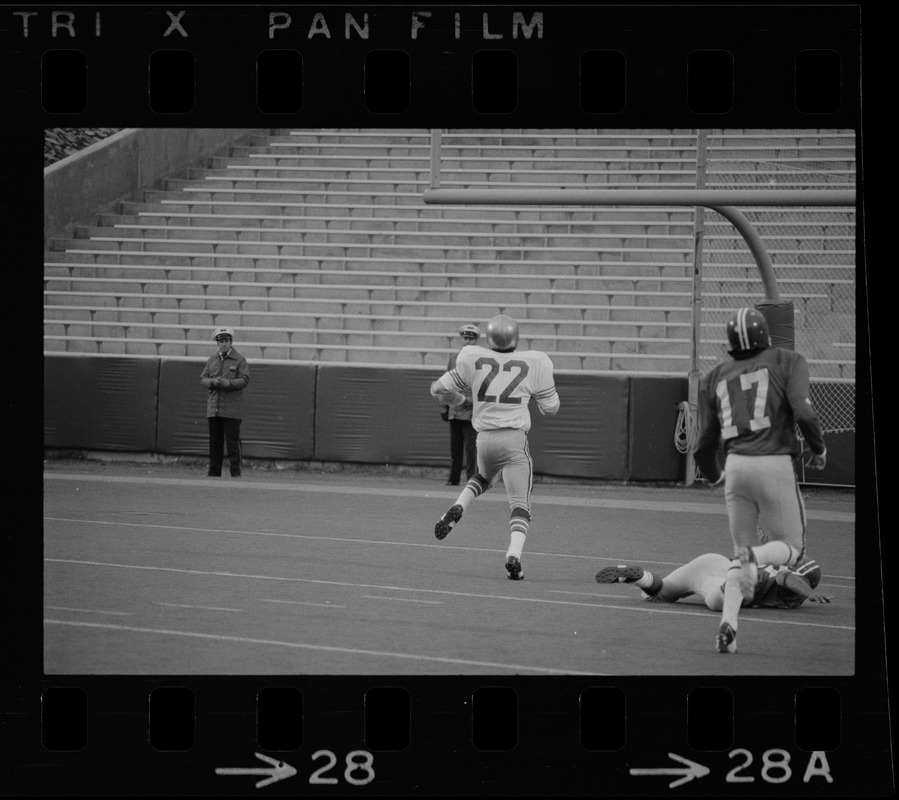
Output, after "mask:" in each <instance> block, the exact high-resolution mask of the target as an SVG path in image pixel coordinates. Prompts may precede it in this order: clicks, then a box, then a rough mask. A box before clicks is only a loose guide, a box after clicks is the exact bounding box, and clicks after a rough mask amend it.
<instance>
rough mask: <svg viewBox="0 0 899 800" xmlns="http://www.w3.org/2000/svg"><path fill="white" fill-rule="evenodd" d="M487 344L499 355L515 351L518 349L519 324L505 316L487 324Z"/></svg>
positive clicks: (501, 315)
mask: <svg viewBox="0 0 899 800" xmlns="http://www.w3.org/2000/svg"><path fill="white" fill-rule="evenodd" d="M487 344H488V345H489V346H490V349H491V350H496V351H497V352H499V353H507V352H511V351H512V350H514V349H515V348H516V347H518V323H517V322H516V321H515V320H514V319H512V317H509V316H506V315H505V314H498V315H497V316H495V317H494V318H493V319H491V320H490V322H488V323H487Z"/></svg>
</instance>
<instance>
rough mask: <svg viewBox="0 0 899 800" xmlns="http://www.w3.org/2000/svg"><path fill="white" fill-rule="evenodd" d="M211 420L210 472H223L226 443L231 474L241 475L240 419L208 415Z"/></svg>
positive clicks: (216, 475) (217, 474)
mask: <svg viewBox="0 0 899 800" xmlns="http://www.w3.org/2000/svg"><path fill="white" fill-rule="evenodd" d="M208 420H209V474H210V475H211V476H213V477H218V476H219V475H221V474H222V461H224V455H225V445H226V444H227V446H228V461H230V462H231V475H232V476H236V475H240V456H241V453H240V420H239V419H231V418H229V417H208Z"/></svg>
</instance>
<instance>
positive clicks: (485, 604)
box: [43, 461, 856, 676]
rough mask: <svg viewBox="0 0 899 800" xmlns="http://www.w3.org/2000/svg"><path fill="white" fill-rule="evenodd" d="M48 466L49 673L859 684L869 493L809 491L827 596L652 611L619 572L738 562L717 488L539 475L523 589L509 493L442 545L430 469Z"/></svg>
mask: <svg viewBox="0 0 899 800" xmlns="http://www.w3.org/2000/svg"><path fill="white" fill-rule="evenodd" d="M204 472H205V470H203V469H202V468H197V467H192V468H188V467H185V466H183V465H156V464H154V465H141V464H110V463H105V464H103V463H90V462H67V461H57V462H54V461H48V462H46V463H45V470H44V507H43V515H44V519H43V536H44V543H43V580H44V606H43V623H44V649H43V656H44V670H45V672H46V673H47V674H48V675H61V674H68V675H88V674H90V675H109V674H117V675H275V674H277V675H350V674H361V675H575V676H576V675H597V676H606V675H607V676H622V675H635V676H638V675H725V676H729V675H810V676H815V675H821V676H824V675H827V676H832V675H851V674H853V673H854V667H855V664H854V658H855V597H856V583H855V575H856V570H855V560H856V559H855V502H854V495H852V494H851V493H845V494H842V493H834V492H831V493H828V492H821V491H819V492H816V493H812V494H811V495H810V496H808V497H807V511H808V543H809V546H808V551H807V555H808V556H809V557H811V558H815V559H816V560H817V561H818V562H819V563H820V564H821V566H822V569H823V573H824V577H823V580H822V584H821V589H822V590H823V591H824V592H825V593H826V594H829V595H832V596H833V602H832V603H831V604H829V605H818V604H814V603H805V604H804V605H802V606H801V607H800V608H799V609H796V610H792V611H791V610H775V609H744V610H743V612H742V613H741V617H740V628H739V638H738V643H739V652H738V653H737V654H736V655H735V656H730V655H721V654H718V653H717V652H716V651H715V634H716V632H717V628H718V614H717V613H715V612H712V611H710V610H709V609H707V608H706V607H705V606H704V605H702V604H700V603H698V602H689V601H688V602H684V601H682V602H680V603H676V604H660V603H647V602H646V601H645V600H643V599H641V595H640V592H639V590H637V589H636V588H635V587H633V586H629V585H618V584H614V585H606V584H597V583H596V582H595V580H594V575H595V573H596V572H597V570H599V569H601V568H602V567H605V566H609V565H614V564H625V563H626V564H637V565H641V566H644V567H646V568H647V569H650V570H652V571H654V572H658V573H659V574H662V575H664V574H666V573H667V572H669V571H671V570H672V569H674V568H675V567H677V566H679V565H680V564H682V563H685V562H687V561H689V560H691V559H692V558H694V557H695V556H698V555H700V554H702V553H705V552H723V553H729V552H730V548H731V545H730V537H729V533H728V529H727V516H726V512H725V507H724V497H723V492H722V490H721V489H710V488H708V487H705V486H695V487H689V488H687V487H674V488H658V487H640V486H610V485H597V484H584V485H576V484H571V483H553V482H542V483H537V484H536V485H535V488H534V493H533V497H532V506H533V522H532V527H531V533H530V535H529V536H528V539H527V542H526V544H525V549H524V554H523V557H522V566H523V570H524V576H525V579H524V580H523V581H517V582H516V581H510V580H508V578H507V574H506V571H505V569H504V562H505V551H506V546H507V543H508V537H509V534H508V505H507V501H506V496H505V492H504V490H503V487H502V485H499V486H497V487H495V488H494V489H493V490H491V491H490V492H488V493H487V494H485V495H484V496H482V497H481V498H479V499H478V500H476V501H475V502H474V504H473V505H472V507H471V508H470V510H469V511H468V512H467V513H466V515H465V517H464V518H463V519H462V521H461V522H460V523H459V524H458V525H457V526H456V527H455V528H454V529H453V531H452V532H451V533H450V535H449V536H448V537H447V538H446V539H444V540H443V541H438V540H437V539H435V537H434V532H433V531H434V523H435V522H436V520H437V519H438V518H439V517H440V515H441V514H442V513H443V512H444V511H445V510H446V509H447V508H448V507H449V506H450V505H451V504H452V503H453V501H454V500H455V498H456V496H457V494H458V490H457V489H456V487H448V486H444V485H443V484H442V480H440V479H436V478H434V477H421V476H410V477H404V476H401V475H396V474H383V475H381V474H347V473H326V472H304V471H294V470H284V471H275V470H254V469H247V470H245V475H244V478H242V479H241V480H233V479H230V478H228V477H224V478H207V477H205V476H204Z"/></svg>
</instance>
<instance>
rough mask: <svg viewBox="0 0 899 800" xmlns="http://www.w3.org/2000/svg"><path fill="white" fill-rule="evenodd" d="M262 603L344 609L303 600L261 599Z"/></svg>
mask: <svg viewBox="0 0 899 800" xmlns="http://www.w3.org/2000/svg"><path fill="white" fill-rule="evenodd" d="M262 602H263V603H284V604H285V605H290V606H319V607H321V608H346V606H335V605H334V604H333V603H308V602H305V601H303V600H269V599H268V598H267V597H263V598H262Z"/></svg>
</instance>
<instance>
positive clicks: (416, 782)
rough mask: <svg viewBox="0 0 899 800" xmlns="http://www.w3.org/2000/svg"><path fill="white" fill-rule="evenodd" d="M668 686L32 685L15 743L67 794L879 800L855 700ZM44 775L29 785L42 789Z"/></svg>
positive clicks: (873, 757)
mask: <svg viewBox="0 0 899 800" xmlns="http://www.w3.org/2000/svg"><path fill="white" fill-rule="evenodd" d="M72 683H78V681H73V682H72ZM82 683H84V682H82ZM87 683H90V681H88V682H87ZM435 683H437V684H439V686H435ZM666 683H667V681H661V682H660V683H658V684H652V685H651V686H647V684H646V683H645V682H642V683H639V684H630V682H628V681H627V680H624V681H621V682H616V681H610V682H599V681H596V682H591V681H584V680H579V681H570V682H569V681H565V682H562V683H559V682H556V681H552V680H550V681H544V680H540V679H538V680H535V681H523V682H522V681H508V680H503V679H502V678H498V677H493V678H479V679H473V678H460V677H446V678H441V679H433V680H431V681H422V680H420V679H405V680H403V679H400V678H356V677H354V678H344V679H340V680H338V679H334V678H316V679H306V680H302V679H287V678H284V679H268V680H264V679H259V678H254V679H246V680H240V681H237V680H233V679H225V678H215V679H213V678H209V679H204V680H202V681H195V680H191V679H184V680H177V679H170V680H158V679H153V680H143V681H139V682H137V683H135V682H133V681H124V680H117V679H114V678H110V679H107V680H106V681H105V682H104V683H103V687H102V688H99V689H97V690H93V689H86V688H85V686H83V685H82V686H74V685H68V686H65V685H59V686H54V687H51V688H48V689H47V690H46V691H44V692H43V694H42V697H41V700H40V702H41V715H40V716H41V727H40V732H38V731H37V730H36V729H35V726H34V725H33V724H32V725H31V729H30V730H28V731H22V733H23V734H27V735H28V736H30V737H31V738H34V737H35V736H38V735H39V736H40V737H41V743H42V746H43V749H44V750H45V751H46V752H45V756H44V757H45V758H47V757H52V758H53V759H54V760H55V763H56V765H57V766H58V767H62V768H63V769H62V770H61V772H62V774H65V772H66V770H65V767H67V766H73V765H74V764H75V763H77V765H78V767H77V768H78V770H79V771H81V773H82V774H83V775H89V777H86V779H85V780H84V781H83V783H81V784H79V788H80V791H81V793H83V792H84V791H91V792H97V793H99V794H107V793H111V792H121V793H125V794H127V793H129V790H133V789H134V788H136V787H139V788H140V790H141V791H142V792H145V793H150V794H155V793H159V794H168V793H171V792H170V789H171V788H173V787H177V790H178V792H177V793H179V794H185V793H187V794H191V793H194V790H200V789H201V788H202V790H203V792H204V793H205V792H208V791H209V790H211V789H214V790H215V791H220V793H222V794H229V793H232V792H245V791H248V790H251V789H252V788H253V787H254V786H255V787H256V788H263V787H265V786H268V785H271V784H272V783H276V782H280V781H284V782H285V785H284V788H285V790H290V791H292V792H297V793H299V792H303V791H312V790H313V789H312V787H315V786H318V787H319V788H322V787H333V791H334V792H337V793H340V791H341V790H350V789H352V788H353V787H361V786H366V785H370V789H373V790H380V791H390V792H394V793H398V794H425V795H428V794H444V793H447V792H453V791H458V790H463V789H466V788H471V787H475V788H477V787H480V788H481V789H482V791H483V792H484V793H486V794H489V793H493V791H497V792H498V793H520V794H538V795H539V794H548V795H554V794H556V793H560V792H562V791H563V790H564V791H565V793H570V794H584V793H587V794H591V793H598V794H601V793H608V792H612V791H614V792H615V793H617V794H637V795H640V794H650V793H655V792H659V791H665V790H667V789H672V788H677V787H680V786H682V785H685V784H690V786H689V788H688V789H686V790H684V791H686V792H688V793H689V794H691V795H697V794H698V795H702V794H715V795H720V794H724V793H728V794H730V793H734V794H736V793H740V792H741V790H742V791H747V790H748V792H749V793H750V794H753V795H758V794H762V795H765V794H768V793H779V794H788V795H789V796H794V795H815V796H826V795H831V794H835V795H837V796H849V795H854V794H856V793H858V794H861V795H869V793H870V794H878V793H879V784H878V780H877V778H878V772H879V768H880V766H881V765H880V764H879V763H878V762H879V760H880V759H879V757H878V755H877V754H876V753H875V752H874V751H873V750H872V749H871V748H870V747H869V746H868V744H866V743H867V742H869V741H870V734H871V733H872V731H871V730H865V729H864V727H863V726H865V725H868V724H870V723H871V722H874V721H875V719H876V718H874V717H870V716H868V715H864V717H865V719H863V718H862V717H863V715H854V714H850V713H847V711H848V709H847V708H846V707H845V706H846V705H847V700H848V701H849V702H854V700H851V699H850V697H849V696H847V697H845V698H844V697H843V692H842V691H841V690H839V689H837V688H834V686H833V685H830V684H829V683H828V682H820V681H819V682H817V683H819V684H821V685H816V682H815V681H808V682H806V683H807V685H805V686H804V687H803V688H799V689H798V690H797V689H795V688H794V687H793V686H792V685H791V682H790V681H779V680H770V681H767V682H766V683H767V684H768V685H767V686H765V687H762V686H759V687H757V689H756V691H753V692H749V693H747V692H743V691H735V690H734V689H733V688H732V686H731V685H729V682H727V681H721V680H719V679H714V678H709V679H692V680H690V681H688V682H687V683H686V684H684V685H685V686H687V687H688V688H686V690H682V689H681V687H680V686H679V685H676V684H675V685H673V686H672V687H671V688H668V689H666V688H665V686H664V685H663V684H666ZM866 720H867V721H866ZM881 733H883V734H885V735H886V731H881ZM858 758H862V759H863V761H864V763H865V766H864V768H863V769H861V770H858V769H856V768H855V767H854V766H853V759H858ZM125 762H127V765H128V766H127V769H123V768H122V764H123V763H125ZM86 770H88V772H85V771H86ZM850 773H851V774H852V778H851V780H848V781H847V777H848V776H849V774H850ZM56 777H58V775H56V776H54V775H51V774H47V775H40V774H35V775H33V777H32V779H31V780H32V782H33V787H34V788H37V789H38V790H40V789H44V790H47V789H51V790H52V789H53V788H54V787H55V786H56V783H55V780H54V778H56ZM288 779H291V780H292V788H291V787H290V785H289V781H288ZM299 784H305V787H304V788H301V787H300V785H299ZM600 789H602V791H600Z"/></svg>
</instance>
